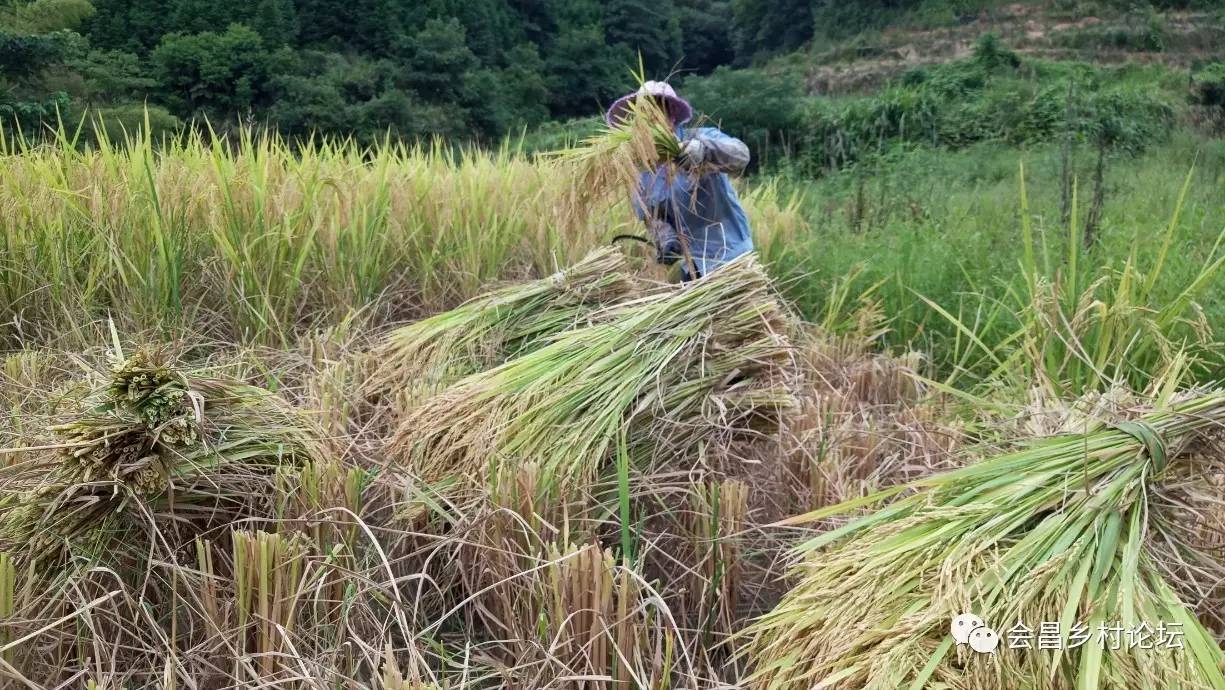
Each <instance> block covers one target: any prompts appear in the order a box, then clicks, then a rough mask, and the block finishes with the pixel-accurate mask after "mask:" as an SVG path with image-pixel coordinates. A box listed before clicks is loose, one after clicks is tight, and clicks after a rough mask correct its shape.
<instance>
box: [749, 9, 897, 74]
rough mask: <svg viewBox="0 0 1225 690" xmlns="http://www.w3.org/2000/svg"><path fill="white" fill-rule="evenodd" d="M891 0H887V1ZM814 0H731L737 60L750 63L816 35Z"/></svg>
mask: <svg viewBox="0 0 1225 690" xmlns="http://www.w3.org/2000/svg"><path fill="white" fill-rule="evenodd" d="M822 1H823V2H824V3H827V4H830V5H835V4H836V5H839V6H846V7H849V8H855V7H859V6H860V4H859V3H845V2H841V3H839V2H835V0H822ZM886 1H888V0H886ZM814 4H815V3H814V1H813V0H777V1H776V2H758V1H757V0H732V3H731V9H732V22H733V27H734V28H733V30H732V40H733V42H734V44H735V46H736V60H737V62H739V63H741V64H748V63H749V62H751V61H752V60H753V59H755V58H757V57H759V56H765V55H773V54H776V53H781V52H786V51H789V50H795V49H796V48H799V47H800V46H802V45H804V43H805V42H806V41H808V40H809V39H810V38H812V35H813V5H814Z"/></svg>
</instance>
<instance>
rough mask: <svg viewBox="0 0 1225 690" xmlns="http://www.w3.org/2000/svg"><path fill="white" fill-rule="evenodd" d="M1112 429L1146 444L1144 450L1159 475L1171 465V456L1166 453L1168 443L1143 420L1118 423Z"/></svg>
mask: <svg viewBox="0 0 1225 690" xmlns="http://www.w3.org/2000/svg"><path fill="white" fill-rule="evenodd" d="M1111 427H1113V428H1115V429H1118V430H1119V431H1122V432H1123V433H1125V434H1127V435H1128V436H1131V437H1132V438H1134V439H1136V440H1137V441H1139V442H1140V443H1142V444H1144V450H1145V452H1146V453H1148V457H1149V458H1150V459H1151V460H1152V461H1153V467H1154V468H1156V470H1157V472H1158V473H1161V472H1163V471H1165V468H1166V466H1167V465H1168V464H1169V456H1168V454H1167V453H1166V442H1165V439H1163V438H1162V437H1161V434H1159V433H1158V432H1157V430H1156V429H1154V428H1153V426H1152V425H1151V424H1149V423H1147V422H1145V421H1143V420H1139V419H1136V420H1132V421H1127V422H1118V423H1117V424H1112V425H1111Z"/></svg>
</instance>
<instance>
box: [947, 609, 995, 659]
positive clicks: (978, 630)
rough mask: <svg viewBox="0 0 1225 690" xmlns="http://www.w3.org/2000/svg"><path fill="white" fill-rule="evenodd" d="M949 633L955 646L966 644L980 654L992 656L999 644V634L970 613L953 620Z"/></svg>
mask: <svg viewBox="0 0 1225 690" xmlns="http://www.w3.org/2000/svg"><path fill="white" fill-rule="evenodd" d="M950 632H951V633H952V635H953V641H954V642H956V643H957V644H959V645H961V644H968V645H970V649H973V650H974V651H976V652H978V653H980V654H994V653H995V648H996V647H998V646H999V644H1000V636H999V633H997V632H995V631H994V630H992V629H991V628H989V627H987V624H986V623H984V622H983V619H981V618H979V617H978V616H976V615H974V614H972V613H963V614H961V615H960V616H957V617H956V618H954V619H953V624H952V628H951V630H950Z"/></svg>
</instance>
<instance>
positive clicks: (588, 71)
mask: <svg viewBox="0 0 1225 690" xmlns="http://www.w3.org/2000/svg"><path fill="white" fill-rule="evenodd" d="M545 62H546V64H547V66H548V74H549V77H550V81H551V82H552V83H551V89H550V93H551V95H552V98H551V103H550V105H551V108H552V111H553V114H554V115H561V116H565V117H573V116H578V115H591V114H593V113H595V112H596V111H598V110H599V109H600V108H601V107H606V106H608V105H609V104H610V103H611V102H612V101H613V99H615V98H617V97H618V96H620V95H621V94H623V93H625V92H626V91H628V90H629V89H630V88H632V87H633V79H632V77H631V71H630V70H631V66H633V65H636V64H637V59H636V58H635V57H634V55H633V53H631V52H630V50H629V49H628V48H626V47H625V46H624V44H619V45H616V46H610V45H609V44H608V41H607V40H606V39H605V37H604V29H603V27H601V26H600V25H598V24H592V25H587V26H577V27H571V28H569V29H566V30H565V31H563V32H562V34H561V35H560V36H558V38H557V42H556V43H555V44H554V46H553V51H552V53H551V54H550V55H549V56H548V58H547V59H546V61H545Z"/></svg>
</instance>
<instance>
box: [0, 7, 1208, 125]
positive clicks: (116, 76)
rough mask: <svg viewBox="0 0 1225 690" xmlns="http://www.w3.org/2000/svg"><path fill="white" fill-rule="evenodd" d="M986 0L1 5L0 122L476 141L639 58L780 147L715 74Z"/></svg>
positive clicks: (759, 84)
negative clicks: (99, 122)
mask: <svg viewBox="0 0 1225 690" xmlns="http://www.w3.org/2000/svg"><path fill="white" fill-rule="evenodd" d="M1061 1H1064V0H1061ZM1072 1H1075V0H1072ZM1104 1H1105V2H1109V3H1123V2H1131V0H1104ZM1152 1H1153V2H1155V3H1158V4H1161V5H1162V6H1166V5H1170V6H1189V5H1194V6H1198V5H1202V4H1205V3H1207V4H1210V5H1214V6H1216V5H1220V4H1221V3H1222V2H1225V0H1152ZM988 2H989V0H862V1H857V2H836V1H835V0H777V1H776V2H757V1H756V0H462V1H461V0H208V1H207V2H206V1H205V0H6V2H5V3H0V4H2V5H3V7H0V87H3V89H2V90H0V118H2V123H3V124H2V126H3V127H5V128H7V129H12V128H13V127H15V126H17V127H21V128H22V130H23V131H25V132H26V133H27V134H31V133H32V132H37V131H45V127H43V126H44V125H47V124H51V123H54V122H56V120H57V118H64V119H65V120H67V121H70V122H71V121H75V120H77V119H79V118H80V117H82V115H83V114H84V113H86V112H89V113H92V114H95V115H97V114H100V115H103V116H105V117H106V118H108V122H107V123H106V125H105V127H104V129H105V131H107V132H109V133H115V132H119V131H122V130H124V129H127V130H130V129H132V128H134V127H143V126H145V125H146V123H145V117H146V116H145V112H146V110H147V111H148V117H149V122H148V123H147V124H148V126H149V127H150V128H153V129H158V130H159V131H160V130H173V129H175V128H177V127H180V126H182V125H183V124H184V123H193V122H194V123H201V124H202V123H204V122H205V121H207V122H208V125H209V126H210V127H212V128H214V129H216V130H225V129H227V128H230V127H233V126H235V125H236V124H237V123H239V122H243V123H248V124H259V125H267V126H269V127H273V128H276V129H277V130H279V131H281V132H283V133H285V134H287V135H290V136H293V137H309V136H311V135H313V134H319V133H322V134H330V135H352V136H354V137H356V138H357V139H359V140H361V141H364V142H369V141H374V140H378V139H381V138H382V137H384V136H387V135H391V136H395V137H408V138H411V137H431V136H443V137H450V138H460V139H464V140H477V141H481V140H484V141H489V140H492V139H496V138H500V137H501V136H503V135H504V134H506V133H508V132H517V131H521V130H522V129H524V128H535V127H536V126H538V125H540V124H541V123H543V122H546V121H550V120H559V119H566V118H572V117H577V116H588V115H594V114H596V113H597V112H599V109H600V108H601V107H603V106H606V105H607V104H608V103H610V102H611V101H612V100H613V99H614V98H616V97H617V96H619V95H620V94H622V93H624V92H625V91H626V90H628V89H630V88H632V87H633V86H634V70H636V68H637V66H638V65H639V60H641V62H642V65H643V66H644V67H645V70H646V76H647V77H649V78H656V79H658V78H664V77H667V78H671V79H674V80H684V82H685V86H686V88H689V89H692V94H691V95H693V96H694V98H695V100H697V101H699V102H701V104H703V105H706V106H708V107H709V108H710V109H711V110H712V111H714V112H713V113H712V114H714V115H716V116H717V117H719V118H724V119H727V120H728V121H735V122H741V123H743V124H744V126H745V127H747V128H748V131H746V132H745V136H746V137H748V138H751V139H754V140H755V141H758V142H760V143H764V144H767V145H769V146H773V147H779V146H783V147H786V148H791V147H792V146H793V144H795V143H798V137H797V136H793V135H790V134H788V132H794V131H795V127H793V126H788V125H787V124H786V123H787V122H790V121H793V120H804V121H807V122H810V123H811V122H812V121H814V117H815V118H816V120H820V121H824V120H823V117H824V116H821V115H820V113H818V114H817V115H813V114H812V113H807V112H805V113H801V109H800V108H799V106H794V105H793V104H794V103H797V102H798V100H797V99H799V97H800V93H799V92H798V89H799V88H800V84H799V83H798V81H796V80H794V79H793V80H792V81H791V82H790V83H782V82H777V80H775V81H772V80H770V79H762V78H761V77H760V75H759V74H758V73H757V72H755V71H749V72H738V71H735V70H730V69H728V66H736V67H746V66H750V65H754V64H760V63H761V62H763V61H765V60H767V59H769V58H770V57H771V56H773V55H776V54H778V53H782V52H787V51H794V50H796V49H800V48H802V47H804V46H805V45H806V44H809V43H810V42H813V41H821V40H828V39H830V38H832V37H834V36H837V35H846V34H850V33H854V32H858V31H861V30H863V29H868V28H871V27H872V26H874V25H877V24H879V23H880V22H883V21H889V20H890V18H891V17H892V18H896V17H898V16H902V15H906V16H910V15H913V14H915V13H919V14H924V13H927V14H931V13H933V12H934V13H936V14H939V15H940V16H942V17H945V19H947V20H949V21H954V20H955V19H956V17H957V16H960V14H961V13H964V12H974V11H976V8H979V7H981V6H983V5H985V4H987V3H988ZM925 16H926V15H925ZM692 75H699V76H701V77H703V78H702V79H696V80H695V79H690V78H689V77H691V76H692ZM928 93H931V94H934V93H935V91H933V90H931V89H928ZM749 94H751V96H749ZM933 98H936V96H933ZM933 102H935V101H933Z"/></svg>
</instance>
